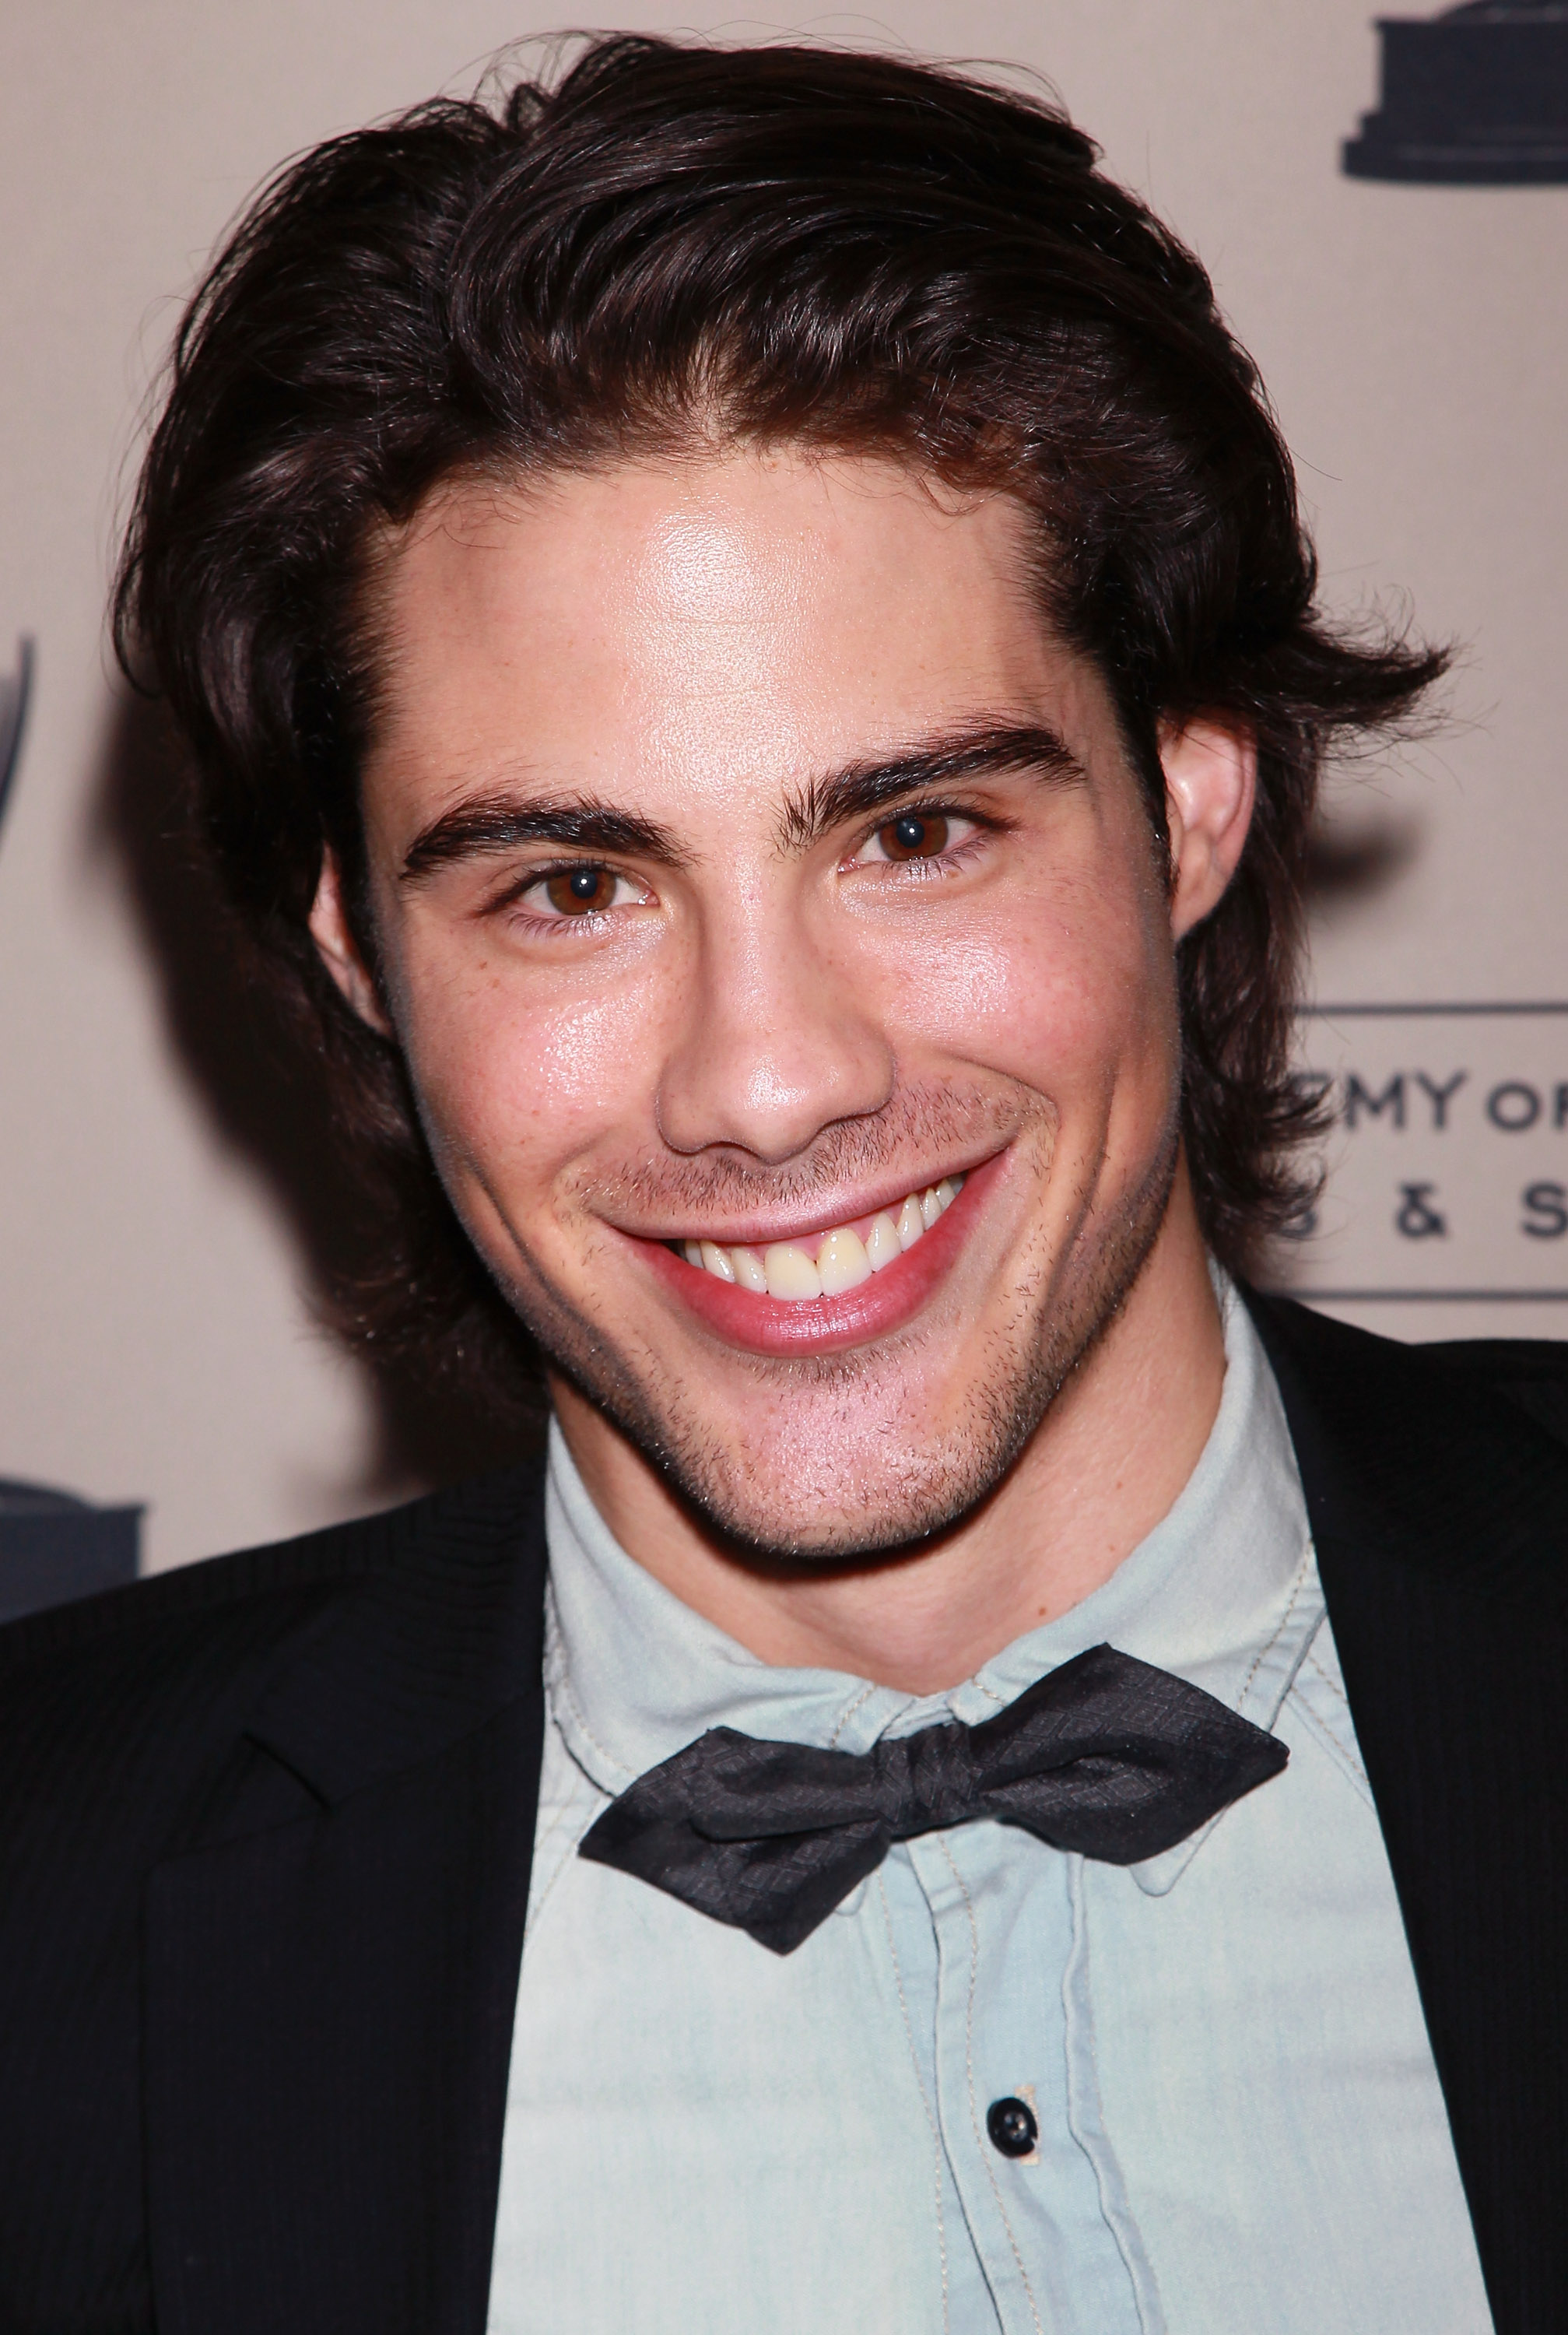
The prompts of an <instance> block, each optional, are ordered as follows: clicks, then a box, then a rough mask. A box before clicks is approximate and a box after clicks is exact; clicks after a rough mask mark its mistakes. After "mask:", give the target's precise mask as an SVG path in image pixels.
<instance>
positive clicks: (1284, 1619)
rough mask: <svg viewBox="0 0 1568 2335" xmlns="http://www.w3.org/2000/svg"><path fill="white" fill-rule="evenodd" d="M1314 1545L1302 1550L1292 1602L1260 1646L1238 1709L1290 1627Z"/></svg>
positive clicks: (1293, 1586) (1239, 1699)
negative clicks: (1270, 1636)
mask: <svg viewBox="0 0 1568 2335" xmlns="http://www.w3.org/2000/svg"><path fill="white" fill-rule="evenodd" d="M1311 1568H1312V1543H1311V1541H1309V1542H1308V1543H1307V1545H1306V1547H1305V1548H1304V1549H1303V1550H1302V1561H1301V1564H1300V1565H1298V1567H1297V1568H1296V1577H1295V1579H1294V1581H1293V1582H1292V1584H1291V1595H1290V1603H1288V1604H1287V1605H1286V1607H1285V1610H1284V1612H1283V1613H1282V1614H1281V1616H1280V1622H1279V1627H1278V1629H1277V1630H1276V1631H1275V1632H1274V1634H1273V1637H1272V1638H1271V1639H1270V1640H1269V1642H1268V1644H1267V1645H1266V1646H1263V1647H1260V1648H1259V1650H1258V1652H1257V1654H1256V1655H1255V1656H1254V1658H1253V1666H1252V1668H1251V1670H1250V1671H1248V1672H1247V1674H1246V1677H1245V1679H1244V1681H1243V1684H1242V1691H1241V1693H1240V1694H1239V1695H1238V1696H1237V1698H1236V1709H1237V1710H1240V1709H1241V1707H1242V1704H1243V1703H1244V1702H1245V1700H1246V1699H1247V1696H1248V1695H1249V1694H1250V1693H1251V1691H1252V1684H1253V1680H1254V1679H1255V1678H1256V1676H1257V1674H1258V1672H1259V1671H1261V1670H1262V1668H1263V1664H1264V1663H1265V1662H1267V1660H1268V1658H1269V1656H1270V1655H1271V1654H1272V1653H1273V1651H1274V1648H1275V1647H1276V1646H1277V1645H1278V1644H1279V1642H1280V1640H1281V1639H1282V1637H1283V1636H1284V1634H1285V1632H1286V1631H1287V1630H1288V1629H1289V1627H1290V1624H1291V1616H1292V1613H1294V1612H1295V1610H1296V1607H1297V1605H1298V1604H1299V1603H1300V1602H1301V1595H1302V1590H1303V1589H1304V1588H1305V1587H1306V1585H1307V1574H1308V1573H1309V1572H1310V1570H1311Z"/></svg>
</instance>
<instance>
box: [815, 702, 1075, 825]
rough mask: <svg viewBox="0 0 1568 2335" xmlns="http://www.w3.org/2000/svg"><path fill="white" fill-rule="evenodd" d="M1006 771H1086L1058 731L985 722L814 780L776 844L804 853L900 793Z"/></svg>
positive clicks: (1069, 781)
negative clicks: (823, 838)
mask: <svg viewBox="0 0 1568 2335" xmlns="http://www.w3.org/2000/svg"><path fill="white" fill-rule="evenodd" d="M1003 771H1013V772H1018V771H1032V772H1033V773H1035V774H1036V775H1037V776H1039V777H1040V778H1044V779H1049V780H1055V781H1056V782H1057V783H1059V784H1064V785H1079V784H1081V783H1082V781H1083V780H1084V779H1085V778H1086V777H1087V776H1088V773H1087V771H1086V770H1084V767H1083V764H1082V763H1081V762H1080V761H1079V759H1078V757H1077V755H1076V754H1074V753H1071V752H1070V751H1069V749H1068V747H1067V746H1066V745H1065V744H1064V743H1063V741H1062V740H1061V739H1060V737H1059V736H1058V735H1057V732H1055V731H1054V730H1048V729H1045V728H1043V727H1039V726H1035V727H1031V726H1028V725H1021V724H1018V725H1015V724H1010V723H1005V722H986V723H983V724H982V725H980V726H979V727H976V728H973V729H967V730H957V731H952V732H946V733H945V734H944V735H943V736H941V737H938V738H928V739H924V740H923V741H920V742H919V743H917V744H915V745H912V746H908V747H905V749H904V750H903V751H901V752H899V753H895V754H890V755H886V756H882V755H879V756H877V757H876V759H875V760H873V761H863V762H849V763H847V764H846V765H845V767H844V768H843V769H842V770H835V771H833V772H832V773H831V775H830V776H828V777H825V778H820V779H812V780H809V781H808V784H807V785H806V786H805V787H803V788H801V789H800V790H799V792H797V793H795V794H792V795H791V796H790V797H789V799H787V801H786V803H785V806H784V810H783V814H782V816H781V818H780V819H779V848H780V849H782V850H785V851H804V850H806V849H808V848H809V846H810V845H812V844H813V843H816V842H818V841H820V839H821V838H822V837H823V836H825V835H829V834H831V833H832V831H833V829H834V828H837V827H843V826H846V825H847V823H848V822H849V821H850V820H851V819H864V818H865V817H866V814H867V812H869V811H874V810H880V809H882V808H883V806H884V805H885V804H886V803H889V802H894V801H896V800H897V799H898V798H899V797H900V796H901V795H908V794H915V793H917V792H920V791H923V790H925V789H927V788H932V787H945V786H953V785H954V784H956V783H957V782H958V781H959V780H963V779H976V778H983V777H990V776H994V775H998V774H1000V773H1002V772H1003Z"/></svg>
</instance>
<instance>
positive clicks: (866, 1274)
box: [817, 1225, 871, 1297]
mask: <svg viewBox="0 0 1568 2335" xmlns="http://www.w3.org/2000/svg"><path fill="white" fill-rule="evenodd" d="M817 1271H818V1275H819V1277H820V1279H821V1283H822V1294H823V1296H824V1297H837V1294H838V1292H839V1291H840V1290H841V1289H858V1288H859V1286H860V1284H861V1283H862V1282H863V1281H869V1280H870V1278H871V1259H870V1258H869V1257H868V1256H867V1255H866V1244H865V1242H864V1241H863V1240H862V1239H861V1237H860V1235H859V1234H858V1233H857V1232H856V1231H854V1230H853V1229H852V1228H851V1226H848V1225H840V1226H838V1228H837V1231H836V1232H830V1233H829V1234H828V1235H827V1237H826V1238H825V1240H824V1241H823V1243H822V1245H821V1247H820V1248H819V1249H818V1252H817Z"/></svg>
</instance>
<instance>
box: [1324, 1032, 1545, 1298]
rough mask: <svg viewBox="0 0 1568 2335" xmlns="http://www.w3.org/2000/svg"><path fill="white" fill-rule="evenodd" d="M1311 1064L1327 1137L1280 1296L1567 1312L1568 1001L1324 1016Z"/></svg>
mask: <svg viewBox="0 0 1568 2335" xmlns="http://www.w3.org/2000/svg"><path fill="white" fill-rule="evenodd" d="M1302 1057H1303V1060H1304V1064H1305V1069H1304V1073H1303V1075H1304V1076H1305V1077H1306V1079H1307V1080H1309V1082H1310V1083H1311V1084H1312V1086H1313V1087H1315V1088H1316V1089H1317V1090H1318V1091H1319V1092H1321V1094H1322V1096H1323V1098H1324V1100H1325V1101H1326V1102H1327V1104H1328V1106H1329V1109H1330V1110H1331V1115H1332V1127H1331V1134H1330V1137H1329V1141H1328V1145H1327V1148H1326V1153H1325V1165H1326V1168H1327V1177H1326V1180H1325V1183H1324V1187H1323V1191H1322V1194H1321V1198H1320V1199H1319V1201H1318V1204H1317V1206H1316V1207H1315V1208H1314V1209H1313V1210H1312V1214H1311V1216H1308V1217H1307V1218H1306V1219H1305V1220H1304V1221H1303V1222H1302V1224H1301V1225H1300V1226H1299V1227H1298V1229H1297V1232H1296V1234H1295V1235H1294V1237H1293V1239H1292V1243H1291V1245H1290V1249H1289V1252H1288V1254H1287V1255H1286V1257H1285V1259H1284V1264H1283V1270H1282V1284H1283V1285H1284V1286H1286V1287H1287V1288H1289V1289H1290V1290H1291V1291H1292V1293H1293V1294H1295V1295H1298V1296H1302V1297H1317V1298H1322V1299H1341V1300H1346V1301H1348V1300H1350V1299H1358V1300H1370V1299H1378V1298H1384V1299H1389V1300H1400V1301H1404V1302H1408V1301H1410V1300H1412V1299H1415V1300H1419V1299H1431V1300H1433V1301H1438V1300H1443V1301H1449V1302H1452V1301H1454V1300H1465V1299H1476V1300H1482V1299H1486V1300H1490V1301H1493V1302H1496V1301H1498V1300H1518V1301H1520V1302H1531V1301H1534V1302H1538V1303H1553V1302H1557V1303H1568V1003H1520V1004H1507V1005H1501V1004H1499V1005H1321V1006H1315V1007H1312V1008H1311V1009H1310V1010H1308V1011H1307V1012H1304V1013H1303V1015H1302Z"/></svg>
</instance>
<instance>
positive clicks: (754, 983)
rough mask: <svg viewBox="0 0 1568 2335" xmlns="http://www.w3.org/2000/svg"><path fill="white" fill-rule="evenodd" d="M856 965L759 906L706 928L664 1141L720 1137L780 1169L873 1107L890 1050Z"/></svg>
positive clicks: (890, 1071) (664, 1084)
mask: <svg viewBox="0 0 1568 2335" xmlns="http://www.w3.org/2000/svg"><path fill="white" fill-rule="evenodd" d="M853 972H854V968H853V966H852V965H850V964H843V963H835V962H833V961H832V960H831V959H830V958H829V956H828V954H827V953H826V952H825V951H824V950H823V949H822V948H821V947H820V946H819V945H817V943H816V942H815V941H814V938H813V935H812V934H811V932H810V930H809V927H808V923H807V922H806V921H805V920H802V919H797V918H792V917H789V916H787V915H783V914H778V913H775V914H773V915H771V916H769V915H767V914H765V913H763V911H762V910H761V909H760V907H759V906H757V905H756V904H755V903H753V904H752V905H751V906H750V909H749V908H748V907H747V906H746V905H745V904H743V903H737V904H734V905H733V906H732V907H731V911H730V913H729V914H728V915H727V916H726V917H725V918H724V920H723V923H722V925H721V926H713V925H710V926H709V928H708V929H707V930H706V931H705V932H704V933H703V935H702V939H701V942H700V945H699V947H698V951H697V962H696V974H695V978H694V980H693V982H692V986H691V989H690V991H689V993H688V995H687V998H686V1001H685V1004H686V1010H685V1013H684V1017H683V1021H682V1028H681V1031H680V1034H679V1036H678V1038H677V1040H676V1042H675V1044H674V1045H673V1048H672V1050H671V1051H670V1053H669V1055H668V1056H667V1058H666V1061H665V1064H664V1069H663V1076H662V1078H661V1080H660V1082H659V1090H658V1099H657V1105H656V1109H657V1117H658V1125H659V1131H660V1133H661V1134H662V1136H663V1139H664V1141H665V1142H666V1143H668V1144H669V1145H670V1147H671V1148H672V1149H673V1150H675V1151H681V1152H687V1153H693V1152H698V1151H702V1150H705V1149H707V1148H709V1147H711V1146H712V1145H716V1144H727V1145H732V1146H734V1147H735V1148H738V1149H740V1150H742V1151H746V1152H748V1153H750V1155H751V1156H752V1158H756V1159H759V1160H761V1161H764V1162H766V1163H767V1164H769V1166H778V1165H779V1164H781V1163H782V1162H783V1161H785V1160H788V1159H791V1158H797V1157H798V1156H799V1153H801V1152H802V1151H804V1150H805V1149H806V1148H808V1145H809V1144H810V1143H811V1142H812V1140H813V1139H814V1138H816V1137H817V1136H818V1135H820V1134H821V1133H822V1131H823V1129H825V1128H827V1127H829V1126H831V1125H832V1124H833V1123H834V1122H835V1121H836V1120H839V1119H855V1118H862V1117H866V1116H869V1115H870V1114H871V1113H873V1112H875V1111H877V1110H880V1109H882V1108H883V1107H884V1105H885V1104H886V1102H887V1100H888V1099H889V1097H890V1096H891V1094H892V1092H893V1086H894V1076H895V1071H894V1053H893V1048H892V1046H891V1044H890V1042H889V1041H888V1038H887V1035H886V1032H885V1031H884V1029H883V1028H882V1026H881V1024H880V1021H879V1018H878V1016H877V1012H876V998H875V993H874V987H875V985H874V984H867V983H857V982H856V981H855V979H854V977H853ZM868 988H869V990H870V992H871V993H868Z"/></svg>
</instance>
